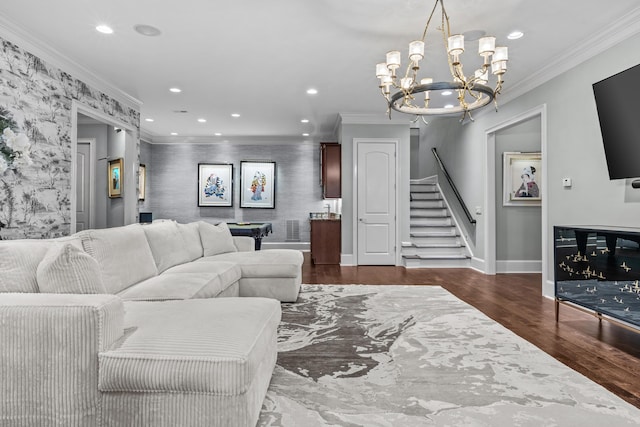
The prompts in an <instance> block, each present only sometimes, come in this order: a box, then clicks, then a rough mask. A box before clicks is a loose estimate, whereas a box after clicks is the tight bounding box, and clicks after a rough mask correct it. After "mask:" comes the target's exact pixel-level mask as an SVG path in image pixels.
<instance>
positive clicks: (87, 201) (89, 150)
mask: <svg viewBox="0 0 640 427" xmlns="http://www.w3.org/2000/svg"><path fill="white" fill-rule="evenodd" d="M93 150H94V147H93V140H90V139H79V140H78V150H77V155H76V232H77V231H82V230H86V229H89V228H93V227H94V224H93V222H94V221H93V214H94V212H93V191H94V188H93V186H94V185H95V184H94V179H95V178H94V177H95V171H94V157H95V154H94V151H93Z"/></svg>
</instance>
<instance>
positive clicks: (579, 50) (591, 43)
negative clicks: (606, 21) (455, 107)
mask: <svg viewBox="0 0 640 427" xmlns="http://www.w3.org/2000/svg"><path fill="white" fill-rule="evenodd" d="M639 32H640V7H637V8H635V9H634V10H632V11H631V12H629V13H627V14H626V15H625V16H623V17H622V18H620V19H618V20H617V21H614V22H613V23H611V25H608V26H607V27H606V28H603V29H602V31H599V32H597V33H594V34H593V35H592V36H591V37H590V38H588V39H585V40H584V41H582V42H581V43H579V44H577V45H575V46H573V47H572V48H570V49H568V50H566V51H564V52H563V53H561V54H560V55H558V57H556V58H555V59H553V60H551V61H550V62H549V63H548V64H547V65H546V66H544V67H542V68H540V69H539V70H538V71H537V72H535V73H532V74H531V76H529V77H528V78H526V79H523V80H522V81H520V82H519V83H518V84H517V85H514V86H513V88H509V90H508V91H505V92H506V94H505V96H501V97H500V98H499V99H498V102H499V103H507V102H509V101H511V100H513V99H515V98H517V97H519V96H521V95H524V94H525V93H527V92H529V91H531V90H533V89H535V88H536V87H538V86H541V85H542V84H544V83H546V82H548V81H549V80H551V79H553V78H554V77H557V76H559V75H560V74H563V73H565V72H567V71H569V70H570V69H572V68H573V67H575V66H577V65H580V64H581V63H583V62H585V61H587V60H588V59H591V58H593V57H594V56H596V55H598V54H599V53H602V52H604V51H605V50H607V49H609V48H611V47H613V46H615V45H616V44H618V43H621V42H623V41H624V40H626V39H628V38H629V37H631V36H633V35H635V34H637V33H639Z"/></svg>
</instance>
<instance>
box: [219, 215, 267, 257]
mask: <svg viewBox="0 0 640 427" xmlns="http://www.w3.org/2000/svg"><path fill="white" fill-rule="evenodd" d="M227 225H228V226H229V230H231V235H233V236H249V237H253V239H254V240H255V248H256V251H259V250H260V247H261V246H262V238H263V237H265V236H266V235H268V234H269V233H272V232H273V229H272V228H271V223H270V222H228V223H227Z"/></svg>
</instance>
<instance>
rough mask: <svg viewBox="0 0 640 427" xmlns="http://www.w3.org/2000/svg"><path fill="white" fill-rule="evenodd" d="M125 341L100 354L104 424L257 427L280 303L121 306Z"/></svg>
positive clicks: (208, 301)
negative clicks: (123, 317)
mask: <svg viewBox="0 0 640 427" xmlns="http://www.w3.org/2000/svg"><path fill="white" fill-rule="evenodd" d="M125 312H126V315H125V334H124V335H125V338H124V339H123V340H122V342H121V343H120V344H119V345H117V346H115V348H113V349H111V350H109V351H106V352H103V353H100V370H99V386H98V388H99V390H100V392H101V394H102V414H103V420H102V421H103V425H109V426H113V425H117V426H196V425H197V426H225V427H227V426H255V424H256V422H257V420H258V416H259V413H260V408H261V406H262V401H263V399H264V397H265V394H266V392H267V388H268V386H269V382H270V379H271V374H272V372H273V368H274V366H275V362H276V357H277V348H276V342H277V326H278V323H279V322H280V316H281V310H280V303H279V302H278V301H276V300H273V299H266V298H217V299H202V300H197V299H194V300H183V301H167V302H128V303H125Z"/></svg>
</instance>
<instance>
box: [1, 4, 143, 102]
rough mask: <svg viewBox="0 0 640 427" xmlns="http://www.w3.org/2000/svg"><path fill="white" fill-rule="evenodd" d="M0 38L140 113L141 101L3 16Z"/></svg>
mask: <svg viewBox="0 0 640 427" xmlns="http://www.w3.org/2000/svg"><path fill="white" fill-rule="evenodd" d="M0 37H2V38H3V39H5V40H8V41H10V42H11V43H14V44H16V45H18V46H19V47H20V48H21V49H24V50H26V51H28V52H30V53H31V54H33V55H36V56H37V57H39V58H41V59H42V60H44V61H46V62H47V63H49V64H51V65H53V66H54V67H57V68H59V69H61V70H64V71H66V72H68V73H69V74H71V75H73V76H74V77H75V78H77V79H79V80H81V81H83V82H84V83H86V84H88V85H90V86H91V87H93V88H94V89H97V90H99V91H101V92H102V93H104V94H106V95H109V96H110V97H112V98H113V99H115V100H117V101H119V102H121V103H122V104H124V105H126V106H128V107H130V108H133V109H134V110H137V111H140V106H141V105H142V101H140V100H139V99H137V98H134V97H133V96H131V95H129V94H128V93H126V92H125V91H123V90H122V89H119V88H118V87H116V86H115V85H113V84H111V83H109V82H107V81H106V80H104V79H102V78H100V77H98V76H97V75H96V74H95V73H93V72H92V71H90V70H89V69H87V68H85V67H84V66H82V65H80V64H79V63H77V62H76V61H74V60H72V59H71V58H69V57H67V56H66V55H64V54H62V53H60V52H59V51H58V50H56V49H55V48H53V47H52V46H50V45H48V44H46V43H45V42H43V41H41V40H38V39H36V38H35V37H33V36H32V35H30V34H28V33H27V32H26V31H24V30H23V29H21V28H20V27H18V26H17V25H15V24H13V23H12V22H10V21H8V20H7V19H6V18H5V17H4V16H2V15H0Z"/></svg>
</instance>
